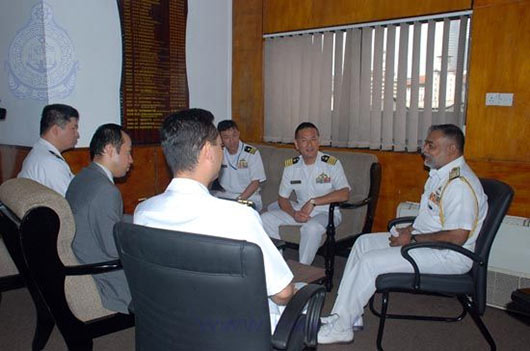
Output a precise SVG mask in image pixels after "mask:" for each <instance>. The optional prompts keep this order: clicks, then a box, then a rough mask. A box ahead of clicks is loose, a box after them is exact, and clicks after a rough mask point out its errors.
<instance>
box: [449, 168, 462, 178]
mask: <svg viewBox="0 0 530 351" xmlns="http://www.w3.org/2000/svg"><path fill="white" fill-rule="evenodd" d="M456 178H460V167H455V168H453V169H452V170H451V172H449V181H451V180H453V179H456Z"/></svg>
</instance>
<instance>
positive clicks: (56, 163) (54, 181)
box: [18, 104, 79, 196]
mask: <svg viewBox="0 0 530 351" xmlns="http://www.w3.org/2000/svg"><path fill="white" fill-rule="evenodd" d="M78 123H79V113H78V112H77V110H76V109H75V108H73V107H72V106H68V105H63V104H53V105H48V106H45V107H44V109H43V110H42V117H41V120H40V138H39V140H38V141H37V142H36V143H35V144H34V145H33V148H32V149H31V151H30V152H29V154H28V155H27V156H26V158H25V159H24V163H23V164H22V170H21V171H20V173H19V174H18V178H29V179H33V180H34V181H36V182H39V183H41V184H42V185H44V186H47V187H48V188H50V189H53V190H55V191H56V192H58V193H59V194H61V195H62V196H64V195H65V193H66V189H67V188H68V185H69V184H70V181H71V180H72V178H73V174H72V172H71V171H70V167H69V166H68V163H66V161H65V159H64V158H63V156H62V155H61V153H62V152H64V151H66V150H68V149H71V148H73V147H74V146H75V144H77V139H79V132H78Z"/></svg>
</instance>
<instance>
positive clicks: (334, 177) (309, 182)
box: [261, 122, 351, 264]
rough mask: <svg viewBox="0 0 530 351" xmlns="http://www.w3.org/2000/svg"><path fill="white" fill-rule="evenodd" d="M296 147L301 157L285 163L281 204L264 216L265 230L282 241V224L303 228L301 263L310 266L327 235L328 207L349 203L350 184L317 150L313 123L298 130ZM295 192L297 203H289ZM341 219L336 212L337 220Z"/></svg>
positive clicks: (334, 163) (336, 165) (332, 159)
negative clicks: (336, 203)
mask: <svg viewBox="0 0 530 351" xmlns="http://www.w3.org/2000/svg"><path fill="white" fill-rule="evenodd" d="M294 144H295V147H296V149H297V150H298V152H300V155H301V157H300V156H298V157H294V158H291V159H288V160H286V161H285V168H284V170H283V175H282V181H281V183H280V190H279V195H278V205H279V208H278V207H277V206H275V205H274V204H273V205H272V206H269V211H268V212H265V213H264V214H262V216H261V219H262V221H263V227H264V228H265V231H266V232H267V233H268V234H269V235H270V236H271V237H273V238H276V239H280V233H279V226H280V225H297V224H299V225H300V226H301V227H300V249H299V260H300V262H301V263H304V264H311V263H312V262H313V259H314V258H315V255H316V252H317V250H318V248H319V246H320V243H321V241H322V236H323V235H324V234H325V232H326V226H327V224H328V212H329V204H330V203H332V202H343V201H347V200H348V198H349V195H350V189H351V188H350V185H349V184H348V180H347V179H346V176H345V175H344V170H343V168H342V165H341V163H340V161H339V160H337V159H336V158H335V157H333V156H330V155H325V154H323V153H321V152H320V151H318V148H319V146H320V141H319V132H318V129H317V127H316V126H315V125H314V124H313V123H309V122H304V123H301V124H300V125H299V126H298V127H297V128H296V131H295V140H294ZM293 191H294V192H295V193H296V198H297V202H293V201H290V200H289V196H290V195H291V192H293ZM341 220H342V217H341V214H340V211H339V210H338V209H336V210H335V214H334V221H335V225H336V226H338V225H339V224H340V222H341Z"/></svg>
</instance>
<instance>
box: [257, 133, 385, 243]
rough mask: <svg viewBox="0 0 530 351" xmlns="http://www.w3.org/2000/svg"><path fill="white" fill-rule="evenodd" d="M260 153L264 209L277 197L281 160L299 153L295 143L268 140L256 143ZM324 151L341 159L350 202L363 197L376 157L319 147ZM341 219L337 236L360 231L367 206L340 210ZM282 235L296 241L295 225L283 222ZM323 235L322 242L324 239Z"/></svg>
mask: <svg viewBox="0 0 530 351" xmlns="http://www.w3.org/2000/svg"><path fill="white" fill-rule="evenodd" d="M255 146H256V147H257V148H258V149H259V150H260V153H261V158H262V160H263V166H264V168H265V174H266V176H267V180H266V181H265V182H264V183H262V184H261V197H262V199H263V208H264V211H265V209H266V208H267V205H269V204H271V203H272V202H274V201H276V200H277V199H278V190H279V188H280V182H281V178H282V174H283V168H284V161H285V160H286V159H288V158H291V157H294V156H297V155H298V152H297V151H296V150H295V149H294V146H286V145H281V146H278V147H277V146H272V145H270V144H257V145H255ZM321 151H322V152H323V153H325V154H329V155H333V156H335V157H336V158H338V159H339V160H340V162H341V163H342V167H343V168H344V173H345V174H346V178H347V179H348V182H349V184H350V187H351V192H350V202H357V201H360V200H363V199H364V198H366V197H367V196H368V193H369V192H370V168H371V166H372V164H373V163H377V162H378V160H377V157H376V156H375V155H373V154H370V153H363V152H353V151H335V150H333V151H329V150H322V149H321ZM341 212H342V223H341V225H339V226H338V227H337V230H336V239H337V240H339V239H342V238H346V237H348V236H353V235H355V234H359V233H361V231H362V228H363V226H364V221H365V217H366V212H367V208H366V206H364V207H361V208H359V209H354V210H341ZM280 235H281V236H282V239H284V240H286V241H289V242H299V240H294V238H295V237H298V238H299V233H298V234H297V228H296V226H282V228H281V229H280ZM324 240H325V237H324V238H323V241H322V243H323V242H324Z"/></svg>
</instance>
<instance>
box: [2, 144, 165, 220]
mask: <svg viewBox="0 0 530 351" xmlns="http://www.w3.org/2000/svg"><path fill="white" fill-rule="evenodd" d="M29 150H30V148H27V147H19V146H6V145H0V160H1V162H0V175H1V176H2V177H1V178H0V183H1V182H4V181H5V180H7V179H10V178H14V177H16V176H17V174H18V172H19V171H20V168H21V167H22V162H23V161H24V158H25V157H26V155H27V154H28V152H29ZM63 156H64V158H65V159H66V161H67V162H68V164H69V165H70V168H71V169H72V172H73V173H78V172H79V171H80V170H81V169H83V167H86V166H87V165H88V164H89V163H90V156H89V152H88V149H87V148H79V149H75V150H71V151H68V152H65V153H64V154H63ZM133 159H134V164H133V167H132V168H131V170H130V171H129V173H128V174H127V176H125V177H124V178H122V179H117V180H116V185H117V186H118V188H119V189H120V191H121V193H122V197H123V206H124V210H125V212H126V213H133V212H134V209H135V207H136V205H137V204H138V202H139V199H143V198H148V197H151V196H153V195H156V194H159V193H161V192H163V191H164V190H165V188H166V187H167V184H169V182H170V180H171V178H172V176H171V172H169V169H168V167H167V166H166V162H165V159H164V155H163V154H162V150H161V149H160V147H159V146H156V145H154V146H135V147H133Z"/></svg>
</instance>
